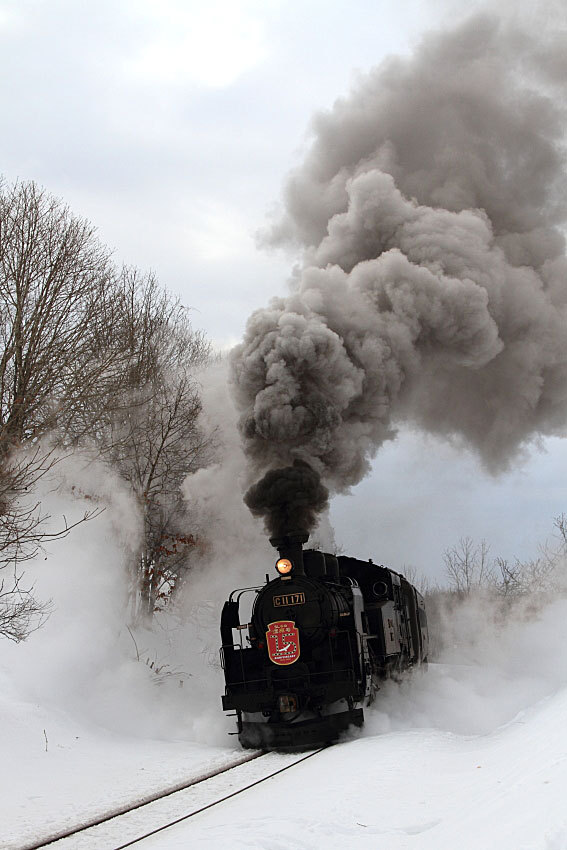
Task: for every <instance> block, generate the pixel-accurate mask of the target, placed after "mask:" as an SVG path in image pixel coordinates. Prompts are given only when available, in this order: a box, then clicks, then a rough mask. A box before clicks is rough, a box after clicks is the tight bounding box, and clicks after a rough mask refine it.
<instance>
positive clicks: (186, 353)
mask: <svg viewBox="0 0 567 850" xmlns="http://www.w3.org/2000/svg"><path fill="white" fill-rule="evenodd" d="M209 356H210V347H209V345H208V343H207V342H206V341H205V339H204V337H203V335H202V334H200V333H198V332H195V331H194V330H193V329H192V327H191V324H190V321H189V317H188V312H187V310H186V309H185V308H184V307H183V305H182V304H181V303H180V302H179V301H178V300H176V299H174V298H172V297H171V296H170V295H169V294H168V293H167V292H165V291H164V290H163V289H162V288H161V287H160V286H159V285H158V283H157V281H156V279H155V277H154V276H153V275H151V274H149V275H142V274H140V272H138V271H137V270H136V269H132V268H122V269H117V268H116V267H115V265H114V264H113V263H112V261H111V255H110V252H109V251H108V250H107V249H106V248H105V247H104V246H102V245H101V244H100V243H99V241H98V240H97V238H96V234H95V230H94V228H93V227H92V225H90V224H89V223H88V222H86V221H84V220H82V219H80V218H77V217H75V216H73V215H72V214H71V213H70V211H69V209H68V208H67V207H66V206H65V205H64V204H63V203H62V202H61V201H59V200H58V199H56V198H53V197H51V196H50V195H49V194H47V193H46V192H45V191H43V190H42V189H39V188H38V187H37V186H36V185H35V184H34V183H16V184H14V185H12V186H7V185H5V184H2V183H0V476H1V477H2V482H3V483H2V485H1V486H0V490H1V488H2V487H3V488H4V493H5V497H4V502H2V501H1V498H2V496H1V493H0V514H1V519H0V523H2V525H1V528H0V533H1V534H2V535H3V538H2V539H3V540H4V542H5V552H6V559H5V563H4V566H5V567H6V566H7V564H8V563H10V564H12V565H13V566H14V571H13V581H12V585H11V586H8V585H6V584H5V585H4V587H3V589H2V591H1V592H2V593H3V594H4V595H3V597H2V598H3V599H4V607H5V608H6V611H8V609H9V608H10V605H12V612H13V616H14V618H15V619H14V622H15V623H17V624H18V625H16V626H15V627H14V630H13V632H14V634H15V635H21V634H22V633H23V631H25V627H23V628H22V627H21V623H22V622H23V621H24V620H25V617H26V616H27V615H28V614H29V613H32V608H33V604H32V601H31V600H32V599H33V597H32V595H31V591H25V592H24V591H23V590H22V588H23V584H22V579H21V572H20V571H18V568H17V567H16V566H15V565H16V564H19V563H21V561H22V560H25V559H26V557H28V556H27V555H26V554H25V553H27V552H32V553H34V552H37V548H38V547H39V546H41V541H42V539H43V538H44V537H45V536H46V526H45V525H44V522H43V519H44V518H43V517H42V515H41V506H40V505H39V504H32V505H31V506H30V505H28V503H27V501H26V500H25V499H23V494H24V493H27V494H29V493H31V492H32V491H33V489H34V487H35V485H36V483H37V481H38V479H39V478H40V477H42V475H43V474H45V472H46V469H48V468H49V466H50V463H51V458H52V454H51V452H52V449H51V447H52V446H56V447H57V449H58V450H61V449H72V448H74V447H77V446H78V447H85V446H87V445H88V446H91V447H92V446H93V445H94V446H95V447H96V449H97V451H98V453H99V454H100V455H102V457H103V458H105V459H106V460H107V461H108V462H109V463H111V464H113V465H114V466H115V467H116V468H117V469H118V471H119V473H120V474H121V475H122V477H123V478H124V479H125V480H126V481H127V482H128V483H129V484H130V486H131V487H132V489H133V490H134V493H135V494H136V496H137V497H138V500H139V503H140V507H141V510H142V513H143V517H144V541H143V545H142V553H141V556H140V559H139V562H138V563H137V565H136V566H135V568H134V569H133V586H134V587H135V588H136V593H134V594H133V595H134V596H135V598H136V599H137V600H138V603H139V605H138V607H139V608H141V609H143V610H145V611H147V612H152V611H153V610H154V608H155V607H156V604H157V603H158V599H159V597H160V595H161V596H164V595H165V596H166V595H168V594H170V593H171V591H172V588H174V587H175V586H176V584H178V582H179V580H180V576H181V572H182V567H183V564H184V562H185V561H186V558H185V555H186V553H187V551H188V550H189V549H190V548H191V547H192V546H193V545H196V541H195V538H194V536H192V535H191V533H189V532H188V530H187V529H186V527H185V524H186V520H185V518H184V515H183V503H182V498H181V492H180V486H181V482H182V481H183V479H184V478H185V476H186V475H187V474H188V473H189V472H191V471H192V470H194V469H196V468H197V466H198V465H199V464H202V463H203V462H204V460H205V458H206V453H207V451H208V449H209V448H210V445H211V439H210V436H209V437H207V438H206V437H205V435H204V434H203V433H202V432H201V430H200V428H199V427H198V417H199V413H200V409H201V405H200V398H199V387H198V383H197V380H196V377H195V372H196V369H198V368H199V367H200V366H202V364H203V363H205V362H206V361H207V359H208V357H209ZM48 440H49V442H48ZM22 446H27V447H29V451H28V454H27V455H25V457H27V458H28V459H29V458H30V457H32V458H33V460H32V461H31V462H29V463H27V462H26V463H24V465H23V466H18V463H20V461H19V460H18V458H21V457H24V455H22V454H21V453H19V449H20V447H22ZM44 446H48V448H42V447H44ZM30 452H31V454H30ZM26 464H27V465H26ZM22 499H23V500H22ZM86 518H89V515H87V516H86V517H84V518H83V521H84V519H86ZM68 530H69V527H68V526H67V524H66V523H65V522H64V523H63V526H62V530H61V532H59V534H63V535H64V534H66V533H67V532H68ZM0 546H1V543H0ZM1 551H2V550H1V549H0V553H1ZM26 593H27V595H26ZM24 597H25V598H24ZM18 600H19V601H18ZM24 603H25V604H24ZM37 605H41V603H37ZM35 613H36V614H37V613H38V612H37V611H35ZM28 622H31V620H28Z"/></svg>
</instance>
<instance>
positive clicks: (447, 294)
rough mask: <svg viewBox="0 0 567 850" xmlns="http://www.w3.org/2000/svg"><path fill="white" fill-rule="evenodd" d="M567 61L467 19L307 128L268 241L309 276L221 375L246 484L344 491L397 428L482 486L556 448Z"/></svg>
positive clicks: (256, 326) (260, 318) (253, 327)
mask: <svg viewBox="0 0 567 850" xmlns="http://www.w3.org/2000/svg"><path fill="white" fill-rule="evenodd" d="M566 56H567V37H566V34H565V31H561V32H560V31H559V30H556V31H555V32H553V33H552V34H551V35H548V34H546V33H545V31H544V30H543V29H541V28H540V30H539V32H536V31H535V29H532V30H531V31H529V32H528V31H526V30H522V29H520V28H519V26H518V25H517V24H514V25H512V24H507V23H505V22H503V21H502V20H499V19H498V18H497V17H494V16H490V15H482V16H475V17H473V18H472V19H470V20H469V21H468V22H466V23H465V24H464V25H461V26H459V27H458V28H456V29H454V30H452V31H449V32H443V33H440V34H439V33H436V34H432V35H430V36H428V37H427V38H425V40H424V41H423V43H422V44H421V46H420V47H419V49H418V50H417V51H416V53H415V55H414V56H413V57H411V58H396V59H389V60H387V61H386V62H385V63H383V64H382V65H381V66H380V67H379V68H377V69H376V70H374V71H373V72H372V73H370V74H369V75H368V76H367V77H365V78H364V79H362V80H361V81H360V82H359V84H358V86H357V88H356V89H355V90H354V91H353V92H352V93H351V95H350V96H349V97H346V98H343V99H341V100H339V101H337V103H336V104H335V106H334V107H333V109H332V110H331V111H330V112H326V113H321V114H319V115H317V116H316V118H315V120H314V124H313V132H314V139H313V142H312V145H311V149H310V151H309V152H308V154H307V156H306V158H305V161H304V163H303V165H301V166H300V167H299V168H298V169H297V170H296V171H295V172H294V173H293V174H292V175H291V177H290V178H289V180H288V182H287V186H286V188H285V204H286V208H285V213H284V215H283V217H282V218H281V220H280V221H279V222H278V223H277V224H276V225H275V226H274V228H273V230H272V232H271V234H270V236H269V241H270V242H271V243H272V244H282V243H286V242H287V243H292V244H295V245H300V246H302V247H303V256H304V261H303V268H302V270H301V271H300V272H299V273H298V274H297V275H296V279H295V282H294V285H293V290H292V292H291V294H290V295H289V296H288V297H287V298H277V299H274V300H273V301H272V302H271V304H270V306H269V307H268V308H267V309H263V310H259V311H257V312H256V313H254V314H253V315H252V317H251V318H250V320H249V322H248V326H247V331H246V335H245V339H244V341H243V343H242V344H241V345H240V346H239V347H238V348H237V349H236V350H235V352H234V356H233V361H232V366H233V385H234V391H235V396H236V399H237V404H238V405H239V408H240V410H241V432H242V436H243V441H244V446H245V450H246V452H247V455H248V458H249V461H250V465H251V474H253V475H256V476H257V475H262V474H264V473H265V472H266V470H272V472H270V473H268V476H266V478H268V477H269V476H270V482H275V480H276V479H277V476H278V475H279V474H280V473H279V472H278V471H277V469H276V468H277V467H279V466H289V465H290V464H291V463H292V462H293V460H294V458H297V457H299V458H302V459H303V460H306V461H307V462H308V463H309V465H310V466H311V467H312V469H313V470H314V471H315V472H316V473H317V474H318V475H320V476H321V478H322V480H323V481H324V482H325V484H326V485H328V486H329V487H330V488H331V490H332V491H335V492H336V491H341V490H345V489H346V488H348V487H349V486H350V485H353V484H356V483H357V482H358V481H360V479H361V478H362V477H363V475H364V474H365V473H366V471H367V470H368V468H369V461H370V459H371V458H372V457H373V456H374V454H375V453H376V451H377V449H378V448H379V446H380V445H381V444H382V442H383V441H384V440H386V439H390V438H391V437H392V436H393V435H394V434H395V429H396V427H397V426H398V424H400V423H403V422H406V423H410V424H412V425H417V426H418V427H420V428H422V429H425V430H427V431H429V432H432V433H436V434H439V435H442V436H445V437H446V438H448V439H451V440H453V441H455V440H457V441H460V442H463V443H464V444H466V445H468V446H470V447H472V448H473V449H474V450H476V452H477V453H478V454H479V456H480V457H481V459H482V461H483V462H484V464H485V466H486V467H487V468H488V469H489V470H491V471H493V472H497V471H499V470H502V469H505V468H506V467H508V466H509V465H510V463H511V462H512V461H513V460H514V459H515V458H516V456H517V455H518V453H519V452H520V451H521V450H522V449H523V447H525V446H526V445H527V444H529V443H530V442H533V441H534V440H537V439H538V438H539V437H540V436H542V435H551V434H560V435H564V434H565V430H566V428H565V426H566V422H567V262H566V257H565V236H564V226H565V220H566V217H567V180H566V175H565V80H566V78H567V60H566V58H565V57H566ZM270 486H273V484H271V485H270ZM253 489H254V488H253ZM273 492H276V490H275V489H274V491H273ZM286 492H287V491H286ZM286 498H287V497H286ZM252 503H253V504H256V502H254V500H252ZM270 504H271V505H275V498H271V502H270ZM270 510H271V511H274V509H273V508H270ZM313 510H314V511H317V510H318V508H317V507H315V506H313ZM275 521H279V520H275ZM290 521H291V518H290Z"/></svg>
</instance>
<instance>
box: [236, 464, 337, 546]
mask: <svg viewBox="0 0 567 850" xmlns="http://www.w3.org/2000/svg"><path fill="white" fill-rule="evenodd" d="M244 501H245V502H246V504H247V506H248V507H249V508H250V510H251V511H252V513H253V514H254V516H261V517H263V518H264V522H265V525H266V530H267V531H268V532H269V534H270V536H271V537H281V536H283V535H285V534H288V533H289V532H294V531H300V530H305V531H307V532H309V531H311V529H312V528H314V526H315V525H316V524H317V516H318V514H319V513H320V512H321V511H323V510H324V509H325V508H326V507H327V505H328V502H329V491H328V490H327V489H326V487H324V486H323V485H322V484H321V479H320V477H319V475H318V474H317V473H316V472H315V470H313V469H312V468H311V467H310V466H309V464H308V463H305V461H302V460H297V459H296V460H294V462H293V465H292V466H287V467H284V468H283V469H270V470H269V471H268V472H267V473H266V474H265V475H264V477H263V478H262V479H261V480H260V481H258V482H257V483H256V484H254V485H253V486H252V487H250V489H249V490H248V492H247V493H246V495H245V496H244Z"/></svg>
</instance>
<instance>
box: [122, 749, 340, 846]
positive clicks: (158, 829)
mask: <svg viewBox="0 0 567 850" xmlns="http://www.w3.org/2000/svg"><path fill="white" fill-rule="evenodd" d="M324 749H326V747H320V749H318V750H315V751H314V752H311V753H307V755H304V756H302V757H301V758H299V759H297V761H294V762H293V763H292V764H287V765H286V766H285V767H280V768H279V769H278V770H275V771H274V772H273V773H270V774H269V775H268V776H263V777H262V778H261V779H256V780H255V781H254V782H250V784H249V785H245V786H244V788H239V789H238V790H237V791H232V792H231V793H230V794H226V795H225V796H224V797H221V798H220V799H219V800H214V801H213V802H212V803H207V805H206V806H201V807H200V808H199V809H195V811H193V812H190V813H189V814H187V815H183V816H182V817H180V818H176V819H175V820H172V821H170V822H169V823H166V824H164V825H163V826H158V827H156V828H155V829H152V830H150V831H149V832H146V833H144V835H140V836H138V838H133V839H132V840H131V841H127V842H126V844H119V845H118V846H117V847H113V848H112V850H125V848H126V847H133V845H134V844H138V843H139V842H141V841H144V840H145V839H146V838H150V837H151V836H152V835H157V833H158V832H163V831H164V830H165V829H169V828H170V827H171V826H176V825H177V824H178V823H182V822H183V821H186V820H189V818H192V817H194V816H195V815H198V814H200V813H201V812H205V811H207V809H212V808H213V807H214V806H218V805H220V803H224V802H225V801H226V800H230V799H231V798H232V797H236V796H238V794H242V793H243V792H244V791H248V790H249V789H250V788H254V786H255V785H260V784H261V783H262V782H266V781H267V780H268V779H273V777H274V776H277V775H278V774H280V773H283V772H284V771H286V770H290V768H292V767H295V766H296V765H297V764H300V762H302V761H306V760H307V759H310V758H312V757H313V756H316V755H318V754H319V753H320V752H322V751H323V750H324Z"/></svg>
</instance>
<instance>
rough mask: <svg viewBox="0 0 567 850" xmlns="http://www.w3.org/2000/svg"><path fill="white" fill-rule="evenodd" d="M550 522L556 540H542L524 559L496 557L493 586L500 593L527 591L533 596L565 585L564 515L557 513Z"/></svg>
mask: <svg viewBox="0 0 567 850" xmlns="http://www.w3.org/2000/svg"><path fill="white" fill-rule="evenodd" d="M553 524H554V527H555V528H556V530H557V532H558V533H557V534H556V540H555V541H554V542H551V543H550V542H549V541H547V542H546V543H544V544H542V545H541V546H540V547H539V554H538V555H537V557H535V558H530V559H528V560H527V561H526V560H521V559H520V558H515V559H514V562H513V563H511V562H510V561H508V560H507V559H505V558H497V559H496V565H497V566H498V569H499V571H500V575H499V579H498V581H497V587H498V591H499V593H500V594H501V595H502V596H504V597H507V598H516V597H521V596H527V595H531V596H532V597H534V599H535V598H536V597H538V596H539V597H542V596H548V595H549V594H550V593H551V594H554V593H558V592H562V591H563V592H564V591H565V590H566V589H567V587H566V578H567V517H566V516H565V514H561V515H560V516H558V517H556V518H555V520H554V522H553Z"/></svg>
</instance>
